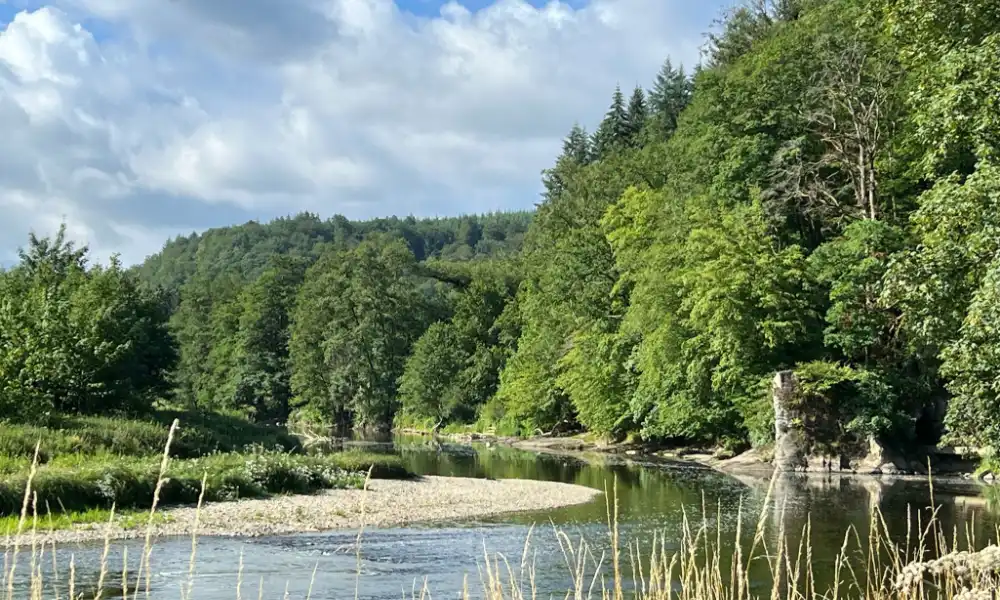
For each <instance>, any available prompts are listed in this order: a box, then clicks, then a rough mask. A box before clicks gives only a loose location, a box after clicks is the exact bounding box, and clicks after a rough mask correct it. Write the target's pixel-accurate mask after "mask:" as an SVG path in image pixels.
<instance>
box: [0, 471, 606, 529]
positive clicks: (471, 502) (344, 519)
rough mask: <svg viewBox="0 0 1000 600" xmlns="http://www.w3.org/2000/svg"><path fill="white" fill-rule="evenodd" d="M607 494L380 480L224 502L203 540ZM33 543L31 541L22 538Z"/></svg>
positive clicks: (388, 522) (178, 521) (546, 485)
mask: <svg viewBox="0 0 1000 600" xmlns="http://www.w3.org/2000/svg"><path fill="white" fill-rule="evenodd" d="M600 494H602V492H600V491H598V490H595V489H592V488H588V487H584V486H580V485H572V484H566V483H555V482H549V481H532V480H523V479H501V480H489V479H470V478H460V477H421V478H418V479H415V480H410V481H397V480H385V479H376V480H372V481H370V482H369V484H368V489H367V490H329V491H326V492H322V493H319V494H315V495H308V496H277V497H274V498H268V499H266V500H241V501H237V502H219V503H213V504H208V505H206V506H203V507H202V509H201V512H200V514H199V516H198V521H199V522H198V527H197V531H198V535H201V536H205V535H211V536H241V537H243V536H248V537H254V536H264V535H282V534H292V533H305V532H318V531H327V530H334V529H356V528H358V527H360V526H361V525H362V524H363V525H364V526H365V527H399V526H406V525H409V524H412V523H427V522H435V521H461V520H468V519H474V518H481V517H486V516H492V515H497V514H504V513H514V512H527V511H537V510H547V509H552V508H559V507H562V506H571V505H574V504H583V503H586V502H589V501H591V500H593V499H595V498H596V497H597V496H598V495H600ZM159 512H161V513H162V514H163V515H164V517H165V518H164V519H162V520H158V521H162V522H157V523H156V524H155V525H154V529H153V535H154V536H155V537H163V536H178V535H186V536H190V535H191V533H192V529H193V527H194V524H195V513H196V510H195V509H194V508H190V507H180V508H169V509H165V510H163V511H159ZM107 534H108V526H107V524H103V525H101V524H93V525H90V524H88V525H80V526H78V527H75V528H73V529H66V530H60V531H54V532H48V533H42V532H39V533H38V534H37V538H36V540H35V541H36V543H55V544H57V545H62V544H72V543H80V542H92V541H95V540H103V539H104V538H105V535H107ZM145 535H146V528H145V526H138V527H134V528H128V529H126V528H123V527H121V526H113V527H112V528H111V531H110V538H111V539H128V538H141V537H145ZM20 542H21V543H22V544H31V536H30V535H25V536H22V539H21V540H20ZM0 544H2V542H0Z"/></svg>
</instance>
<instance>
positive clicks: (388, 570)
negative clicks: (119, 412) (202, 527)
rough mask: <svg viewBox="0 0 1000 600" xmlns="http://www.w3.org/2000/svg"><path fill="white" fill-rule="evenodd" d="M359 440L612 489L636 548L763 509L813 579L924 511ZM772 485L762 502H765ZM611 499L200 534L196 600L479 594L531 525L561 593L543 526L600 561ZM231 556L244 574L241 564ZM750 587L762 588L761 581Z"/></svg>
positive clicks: (786, 486)
mask: <svg viewBox="0 0 1000 600" xmlns="http://www.w3.org/2000/svg"><path fill="white" fill-rule="evenodd" d="M358 443H361V442H358ZM364 444H365V445H366V447H367V449H369V450H375V451H382V452H396V453H398V454H400V455H401V456H402V458H403V459H404V461H405V462H406V463H407V465H408V466H409V467H410V468H411V469H413V470H414V471H416V472H418V473H421V474H426V475H446V476H462V477H481V478H482V477H488V478H496V479H502V478H512V477H513V478H530V479H542V480H552V481H561V482H567V483H576V484H580V485H586V486H589V487H593V488H596V489H599V490H608V491H609V492H610V491H611V490H616V492H617V500H618V514H619V523H620V531H621V538H622V540H623V541H625V540H638V541H639V544H640V547H641V548H644V549H647V548H648V547H649V544H650V542H651V540H652V536H653V534H654V532H657V533H658V535H660V536H662V538H661V539H662V540H663V542H664V545H665V547H666V548H667V549H676V548H677V547H678V546H679V544H680V541H681V531H682V523H683V522H684V521H685V519H687V520H688V522H689V523H691V524H692V527H694V528H697V527H698V525H699V523H700V520H701V519H702V517H703V516H704V517H705V519H706V520H707V522H708V524H709V525H710V526H711V527H713V528H718V530H719V532H720V539H722V540H723V543H724V545H725V546H726V549H727V551H728V550H730V549H731V548H733V547H734V546H733V544H734V542H735V538H736V535H737V530H738V527H737V522H738V520H739V519H740V515H741V514H742V515H743V517H742V518H743V526H742V533H741V537H742V540H743V543H744V544H745V545H747V546H748V545H749V544H750V542H751V541H752V540H751V538H752V537H753V535H754V529H755V524H756V522H757V519H758V517H759V516H763V518H764V523H765V525H766V530H765V535H764V540H763V541H764V543H765V544H766V545H767V546H768V549H769V550H770V549H773V548H774V547H775V545H776V541H777V539H778V535H779V532H781V531H784V532H785V533H786V535H787V537H788V538H789V546H790V547H792V548H796V547H797V546H798V539H799V537H801V535H802V534H803V532H804V531H806V530H807V529H808V531H809V535H810V540H811V544H812V548H813V556H814V560H815V561H816V563H817V566H818V567H819V568H818V570H817V572H818V574H819V575H820V577H821V582H820V583H822V579H823V578H825V579H826V580H827V581H828V580H829V579H830V577H831V576H832V573H833V569H832V568H830V569H824V568H823V566H824V565H831V566H832V564H833V561H834V558H835V556H836V554H837V552H838V551H839V549H840V547H841V545H842V544H843V541H844V535H845V531H847V529H848V528H851V527H853V528H854V529H855V530H856V531H857V533H858V536H859V537H860V538H861V539H865V537H866V535H867V532H868V528H869V515H870V514H871V511H872V509H876V508H877V509H878V510H880V511H881V513H882V514H883V515H884V517H885V527H886V528H887V529H888V530H889V531H890V532H891V533H892V535H893V536H894V537H897V538H898V539H903V538H905V536H906V533H907V523H908V522H909V523H911V528H912V524H913V523H916V522H917V521H918V520H920V521H921V522H926V519H927V518H928V517H929V515H930V506H931V495H930V489H929V487H928V485H927V483H926V482H923V481H901V480H894V481H888V480H887V481H877V480H874V479H867V480H861V479H851V478H846V477H814V476H813V477H808V478H807V477H784V478H781V479H779V480H776V481H775V482H774V485H773V487H771V488H770V490H769V485H770V482H769V481H768V480H761V479H756V478H747V477H739V478H737V477H732V476H729V475H723V474H720V473H717V472H714V471H711V470H708V469H704V468H700V467H694V466H691V465H687V464H671V465H667V466H642V465H636V464H627V463H625V462H622V461H619V460H615V459H612V458H607V457H606V458H603V459H599V461H598V462H587V461H584V460H581V459H580V458H577V457H573V456H554V455H549V454H542V453H535V452H524V451H519V450H514V449H510V448H505V447H487V446H485V445H483V446H477V447H475V448H470V447H468V446H458V445H448V444H443V445H441V444H428V443H427V440H423V439H419V438H417V439H413V438H398V439H395V440H392V441H385V440H383V441H381V442H379V443H376V444H372V443H367V442H365V443H364ZM769 493H770V498H771V502H770V503H767V504H765V499H766V498H767V497H768V494H769ZM607 500H608V498H607V497H605V496H603V495H602V496H600V497H599V498H598V499H597V500H595V501H593V502H590V503H588V504H584V505H579V506H573V507H566V508H563V509H558V510H553V511H545V512H539V513H527V514H516V515H506V516H498V517H493V518H488V519H480V520H478V521H465V522H460V523H436V524H429V525H423V526H418V527H409V528H395V529H380V530H369V531H366V532H365V533H364V539H363V543H362V546H361V548H360V552H359V554H355V552H356V551H357V548H356V547H355V546H354V541H355V537H356V535H357V531H340V532H333V533H325V534H314V535H313V534H311V535H300V536H283V537H273V538H257V539H251V540H238V539H226V538H203V539H201V540H200V541H199V543H198V548H197V552H198V561H197V569H196V573H195V578H194V581H193V597H194V598H202V599H206V600H218V599H223V598H225V599H232V598H235V597H236V589H237V587H238V586H239V587H240V589H241V592H240V595H241V596H242V597H257V595H258V586H262V587H261V589H262V590H263V591H262V594H263V597H265V598H282V597H284V594H285V588H286V585H287V587H288V593H289V596H290V597H293V598H295V597H297V598H303V597H305V595H306V593H307V592H308V590H309V588H310V582H311V581H312V573H313V571H314V569H315V581H312V590H313V591H312V598H317V599H322V598H343V597H353V595H354V593H355V585H356V584H357V585H358V586H359V598H370V599H373V600H374V599H389V598H392V599H396V598H399V597H400V595H401V594H402V595H404V596H406V595H409V594H410V593H411V592H412V590H413V589H414V586H416V587H417V588H418V589H419V587H420V586H422V585H423V584H424V581H425V580H426V583H427V585H428V586H429V587H430V589H431V590H432V591H433V592H434V593H436V594H437V595H439V596H440V595H441V594H449V595H451V594H458V593H459V592H460V591H461V589H462V588H463V585H464V583H465V578H466V576H467V577H468V585H469V589H470V593H471V595H472V596H474V597H476V596H481V595H482V594H481V593H478V594H477V592H481V587H480V586H479V581H480V580H479V567H480V566H481V565H482V564H483V562H484V551H485V550H487V549H488V550H489V551H490V552H500V553H502V554H503V555H505V556H506V557H507V558H508V560H510V562H511V563H512V564H514V565H515V566H516V565H517V564H518V563H519V560H520V557H521V552H522V549H523V547H524V543H525V537H526V535H527V533H528V529H529V527H530V526H532V525H536V526H538V527H537V528H536V530H535V531H534V533H533V540H532V545H531V555H530V556H531V560H533V561H534V563H535V567H536V573H537V575H538V578H537V581H536V585H537V588H538V593H539V594H541V595H544V596H547V595H549V594H553V595H557V596H562V595H564V594H565V591H566V588H567V585H568V584H569V581H570V578H569V575H568V572H567V567H566V565H565V562H564V557H563V554H562V552H561V551H560V549H559V546H558V544H557V543H556V540H555V537H554V535H553V532H552V529H551V526H550V523H551V524H554V525H555V526H557V527H560V528H562V529H564V530H566V531H567V533H568V534H569V535H570V536H573V537H575V536H585V537H586V538H587V539H588V541H589V542H590V543H591V544H592V546H593V548H594V553H595V556H596V557H600V556H601V553H607V552H609V551H610V538H609V536H608V530H607ZM934 504H935V506H936V507H937V511H938V516H939V518H940V519H941V521H942V523H943V525H944V527H945V529H946V530H948V531H951V530H952V529H953V528H955V527H957V528H958V529H959V531H965V530H966V529H968V530H969V532H970V534H971V535H972V536H975V537H976V538H977V539H978V540H980V542H985V541H986V540H988V539H990V538H991V537H992V532H993V531H995V526H996V524H997V522H996V519H995V518H994V517H993V516H991V515H990V514H989V513H988V512H987V511H986V510H985V507H984V502H983V501H982V500H981V499H980V495H979V493H978V489H977V488H976V486H974V485H972V484H966V483H962V482H957V483H948V484H946V483H943V482H938V483H937V484H936V486H935V496H934ZM963 535H964V534H963ZM714 536H715V534H714V532H713V539H715V538H714ZM125 545H126V546H127V547H128V556H129V557H130V561H129V562H130V563H131V566H130V567H129V569H130V570H132V571H134V569H135V568H136V567H137V564H138V557H139V556H140V555H141V552H142V548H141V546H142V543H141V541H139V542H129V543H127V544H125ZM190 550H191V541H190V539H183V538H178V539H172V540H161V541H159V542H158V543H157V544H156V547H155V548H154V552H153V556H152V560H153V570H152V578H151V597H152V598H156V599H159V598H171V599H174V598H178V597H180V592H181V586H182V585H185V583H186V580H187V576H188V567H189V555H190ZM100 551H101V546H100V544H97V545H93V544H91V545H82V546H78V547H63V548H60V550H59V555H58V560H57V561H56V563H57V564H58V565H60V566H59V568H60V571H61V573H62V575H63V576H64V577H63V579H65V574H66V570H67V567H66V565H67V563H68V560H69V559H68V557H69V554H70V553H73V554H74V555H75V562H76V570H77V573H79V574H81V577H86V578H92V577H93V576H94V575H95V574H96V573H97V572H98V571H99V570H100ZM241 554H242V561H243V565H244V566H243V575H242V577H241V576H240V575H239V567H238V565H239V563H240V556H241ZM359 557H360V561H361V571H360V576H359V577H358V571H357V565H358V563H357V561H358V558H359ZM50 562H51V557H49V558H46V560H45V561H43V563H42V564H43V566H42V567H41V568H42V570H43V575H44V576H45V577H47V578H49V579H51V574H52V565H51V564H50ZM605 565H607V561H605ZM121 570H122V545H121V544H116V545H115V546H114V548H113V551H112V553H111V555H110V557H109V571H110V572H112V573H121ZM628 570H629V571H631V569H628ZM24 571H27V569H26V568H25V569H24ZM119 579H120V577H119ZM112 581H113V579H112ZM757 583H758V585H765V583H764V582H763V581H762V580H761V581H758V582H757ZM64 587H65V586H64ZM22 589H23V588H22ZM63 593H65V591H63ZM46 595H47V596H48V595H52V594H51V593H46Z"/></svg>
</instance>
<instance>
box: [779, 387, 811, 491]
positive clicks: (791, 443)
mask: <svg viewBox="0 0 1000 600" xmlns="http://www.w3.org/2000/svg"><path fill="white" fill-rule="evenodd" d="M797 387H798V386H797V382H796V380H795V373H794V372H792V371H779V372H778V373H777V374H775V376H774V381H773V382H772V384H771V399H772V404H773V406H774V468H775V469H776V470H778V471H781V472H788V471H800V470H804V469H806V467H808V456H807V448H806V439H805V434H804V432H803V431H802V428H801V427H800V426H798V425H796V423H795V421H796V420H797V419H799V418H800V413H799V410H798V407H796V406H795V394H796V389H797Z"/></svg>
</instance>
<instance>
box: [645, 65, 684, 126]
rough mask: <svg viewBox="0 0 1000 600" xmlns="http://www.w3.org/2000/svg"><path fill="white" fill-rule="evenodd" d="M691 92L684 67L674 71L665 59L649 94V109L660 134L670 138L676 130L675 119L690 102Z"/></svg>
mask: <svg viewBox="0 0 1000 600" xmlns="http://www.w3.org/2000/svg"><path fill="white" fill-rule="evenodd" d="M691 92H692V88H691V80H690V79H689V78H688V77H687V75H685V73H684V66H683V65H681V66H680V67H679V68H676V69H675V68H674V66H673V63H672V62H671V60H670V58H667V60H666V61H664V63H663V67H661V68H660V72H659V73H658V74H657V75H656V80H655V81H654V82H653V90H652V91H651V92H650V93H649V108H650V111H651V113H652V116H653V118H654V119H655V120H656V121H657V125H658V128H659V130H660V133H661V134H663V135H665V136H670V135H671V134H673V132H674V130H676V129H677V118H678V117H679V116H680V114H681V111H682V110H684V108H685V107H686V106H687V105H688V102H690V101H691Z"/></svg>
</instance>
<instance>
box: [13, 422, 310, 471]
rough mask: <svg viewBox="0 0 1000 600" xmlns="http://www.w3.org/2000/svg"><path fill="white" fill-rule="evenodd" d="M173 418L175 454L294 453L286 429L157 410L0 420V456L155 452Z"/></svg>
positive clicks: (294, 441) (160, 451) (294, 443)
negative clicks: (139, 414) (132, 415)
mask: <svg viewBox="0 0 1000 600" xmlns="http://www.w3.org/2000/svg"><path fill="white" fill-rule="evenodd" d="M174 419H178V420H180V423H181V425H180V428H179V429H178V431H177V433H176V435H175V436H174V441H173V443H172V444H171V454H172V455H173V456H175V457H178V458H196V457H199V456H206V455H209V454H212V453H215V452H239V451H241V450H244V449H245V448H249V447H263V448H267V449H275V450H283V451H294V450H296V449H298V448H299V442H298V440H297V439H296V438H295V437H294V436H292V435H289V434H288V433H287V432H286V431H285V430H283V429H280V428H276V427H269V426H264V425H255V424H253V423H248V422H247V421H245V420H242V419H238V418H235V417H226V416H224V415H219V414H212V413H204V414H202V413H179V412H174V411H161V412H157V413H154V414H153V415H151V416H150V417H149V418H146V419H123V418H109V417H77V416H53V417H50V418H49V419H48V420H47V421H46V422H45V424H44V425H38V424H36V425H27V424H15V423H2V424H0V456H5V457H14V458H19V459H23V460H30V459H31V457H32V456H33V455H34V452H35V445H36V444H38V445H39V453H40V454H39V457H40V460H41V462H43V463H45V462H48V461H49V459H50V458H52V457H56V456H63V455H70V454H83V455H104V454H110V455H115V456H158V455H161V454H163V447H164V445H165V444H166V442H167V431H168V430H169V427H170V424H171V423H172V422H173V420H174Z"/></svg>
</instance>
